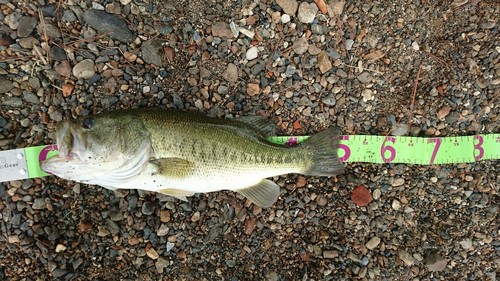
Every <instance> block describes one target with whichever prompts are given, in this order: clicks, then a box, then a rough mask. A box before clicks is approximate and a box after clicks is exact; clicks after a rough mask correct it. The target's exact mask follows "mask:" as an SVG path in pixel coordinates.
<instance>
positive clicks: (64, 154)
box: [41, 121, 87, 174]
mask: <svg viewBox="0 0 500 281" xmlns="http://www.w3.org/2000/svg"><path fill="white" fill-rule="evenodd" d="M73 126H74V125H73V124H72V123H70V122H68V121H62V122H59V123H57V125H56V143H57V147H58V154H57V155H56V156H54V157H51V158H49V159H47V160H45V161H43V163H42V166H41V168H42V170H44V171H45V172H47V173H52V174H53V173H54V171H55V170H57V166H58V165H60V164H63V163H68V162H70V161H82V160H83V159H84V154H85V150H86V147H87V146H86V142H85V141H84V137H83V136H82V134H81V133H78V131H77V130H75V129H74V128H73Z"/></svg>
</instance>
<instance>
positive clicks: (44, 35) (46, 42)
mask: <svg viewBox="0 0 500 281" xmlns="http://www.w3.org/2000/svg"><path fill="white" fill-rule="evenodd" d="M38 18H40V24H41V25H42V28H43V37H44V38H43V39H44V40H45V48H46V49H45V52H46V53H47V62H44V63H48V64H50V47H49V37H48V36H47V26H46V25H45V17H44V16H43V13H42V9H38Z"/></svg>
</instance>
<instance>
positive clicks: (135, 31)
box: [0, 0, 500, 280]
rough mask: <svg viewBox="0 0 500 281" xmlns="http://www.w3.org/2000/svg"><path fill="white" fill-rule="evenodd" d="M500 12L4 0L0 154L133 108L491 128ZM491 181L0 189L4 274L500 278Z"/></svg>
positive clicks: (312, 122) (309, 125) (291, 124)
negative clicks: (362, 198)
mask: <svg viewBox="0 0 500 281" xmlns="http://www.w3.org/2000/svg"><path fill="white" fill-rule="evenodd" d="M499 15H500V6H499V5H498V4H497V3H496V2H495V1H478V0H469V1H461V0H456V1H424V0H415V1H396V2H391V1H381V0H377V1H368V2H366V1H360V2H359V3H358V2H356V3H350V2H348V3H346V2H345V1H326V2H325V1H322V0H316V1H302V2H300V1H296V0H278V1H213V0H209V1H186V0H173V1H158V0H153V1H145V0H120V1H115V2H112V1H94V2H92V1H51V0H49V1H46V0H45V1H44V0H41V1H10V0H0V148H1V149H2V150H3V149H14V148H20V147H26V146H34V145H41V144H50V143H52V142H53V138H54V127H55V123H56V122H57V121H60V120H63V119H66V118H72V117H75V116H82V115H89V114H93V113H99V112H102V111H108V110H119V109H123V108H133V107H162V108H176V109H180V110H190V111H199V112H203V113H205V114H207V115H210V116H218V117H237V116H243V115H250V114H258V115H262V116H265V117H268V118H270V119H272V120H273V121H275V122H276V123H277V124H278V125H279V126H280V128H281V130H282V133H283V134H294V135H300V134H312V133H314V132H317V131H320V130H321V129H323V128H326V127H328V126H338V127H339V128H340V129H341V130H342V132H343V133H344V134H373V135H382V134H387V132H389V131H390V130H392V134H394V135H413V136H429V137H430V136H459V135H471V134H476V133H481V134H488V133H498V132H499V127H500V121H499V119H498V115H499V112H500V110H499V108H500V107H499V104H500V101H499V99H500V87H499V84H500V61H499V57H500V56H499V53H500V45H499V41H498V36H499V31H500V29H499V24H498V19H499ZM420 67H421V73H420V75H419V80H418V92H417V95H416V99H415V105H414V108H413V109H412V113H411V116H412V117H411V120H409V118H410V104H409V100H410V97H411V93H412V90H413V86H414V83H415V78H416V76H417V72H418V70H419V68H420ZM408 121H411V126H410V127H409V128H408V127H407V126H406V125H401V124H408ZM499 174H500V163H499V162H498V161H484V162H479V163H473V164H457V165H443V166H432V167H429V166H417V165H402V164H386V165H371V164H360V163H358V164H349V165H347V168H346V171H345V173H344V174H342V175H340V176H338V177H335V178H316V177H304V176H298V175H289V176H286V177H277V178H274V180H275V181H276V182H277V183H278V184H279V185H280V186H282V193H281V196H280V199H279V201H278V202H277V203H276V204H275V205H274V206H273V207H272V208H269V209H261V208H258V207H256V206H254V205H252V204H250V203H249V202H248V201H245V200H244V198H242V197H241V196H239V195H237V194H235V193H232V192H217V193H210V194H200V195H196V196H193V197H190V198H188V202H182V201H178V200H175V199H172V198H170V197H167V196H163V195H159V194H155V193H149V192H143V191H138V190H130V191H118V192H113V191H110V190H106V189H104V188H101V187H96V186H87V185H84V184H78V183H74V182H68V181H64V180H60V179H57V178H54V177H47V178H42V179H33V180H24V181H14V182H9V183H0V200H1V201H0V229H1V235H0V279H4V280H35V279H36V280H47V279H57V280H159V279H163V280H351V279H360V280H496V278H497V275H498V270H497V268H498V267H499V266H500V259H499V258H498V250H499V246H500V244H499V240H498V237H499V231H498V229H499V223H498V202H499V196H498V193H499V183H500V176H499ZM359 185H365V186H366V187H367V188H368V190H370V192H371V195H372V198H373V199H372V201H371V203H369V204H368V205H366V206H363V207H359V206H357V205H356V204H354V202H353V201H351V196H350V194H351V191H352V190H353V189H354V188H355V187H357V186H359Z"/></svg>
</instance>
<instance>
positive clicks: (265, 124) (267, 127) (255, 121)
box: [235, 115, 279, 137]
mask: <svg viewBox="0 0 500 281" xmlns="http://www.w3.org/2000/svg"><path fill="white" fill-rule="evenodd" d="M235 120H237V121H240V122H243V123H245V124H248V125H250V126H252V127H253V128H254V129H255V130H257V132H259V133H260V134H262V135H263V136H265V137H271V136H276V132H278V130H279V127H278V126H277V125H276V124H274V123H273V122H272V121H271V120H269V119H267V118H264V117H262V116H257V115H252V116H243V117H239V118H237V119H235Z"/></svg>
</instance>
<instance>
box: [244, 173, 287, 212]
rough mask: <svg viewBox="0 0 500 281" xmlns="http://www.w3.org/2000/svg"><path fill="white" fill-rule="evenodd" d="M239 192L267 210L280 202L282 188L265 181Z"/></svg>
mask: <svg viewBox="0 0 500 281" xmlns="http://www.w3.org/2000/svg"><path fill="white" fill-rule="evenodd" d="M237 192H238V193H240V194H241V195H243V196H245V197H246V198H248V199H249V200H250V201H252V202H253V203H254V204H255V205H258V206H260V207H263V208H267V207H271V206H272V205H273V204H274V203H275V202H276V200H278V196H279V195H280V187H279V186H278V185H277V184H276V183H274V182H272V181H270V180H268V179H264V180H262V181H261V182H259V183H258V184H256V185H254V186H251V187H248V188H244V189H240V190H237Z"/></svg>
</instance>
